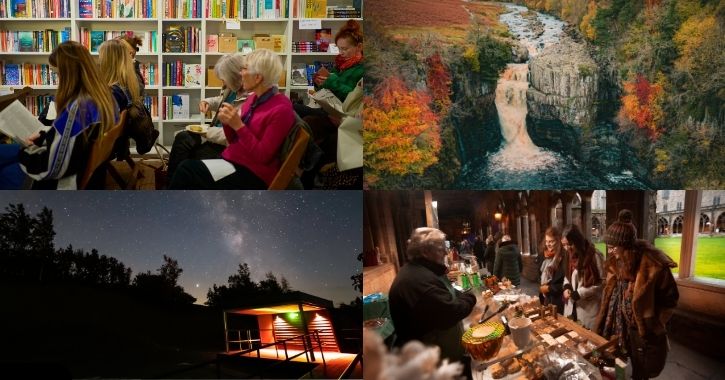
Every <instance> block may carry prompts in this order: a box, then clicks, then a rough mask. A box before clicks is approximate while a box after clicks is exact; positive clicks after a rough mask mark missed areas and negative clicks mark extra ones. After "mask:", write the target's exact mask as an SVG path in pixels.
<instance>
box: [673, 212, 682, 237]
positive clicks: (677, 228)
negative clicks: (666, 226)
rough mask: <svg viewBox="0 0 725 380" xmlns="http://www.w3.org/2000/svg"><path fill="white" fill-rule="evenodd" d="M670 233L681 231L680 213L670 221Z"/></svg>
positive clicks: (679, 232)
mask: <svg viewBox="0 0 725 380" xmlns="http://www.w3.org/2000/svg"><path fill="white" fill-rule="evenodd" d="M672 233H673V234H681V233H682V215H680V216H678V217H677V218H675V220H674V221H672Z"/></svg>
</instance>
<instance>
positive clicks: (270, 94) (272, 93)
mask: <svg viewBox="0 0 725 380" xmlns="http://www.w3.org/2000/svg"><path fill="white" fill-rule="evenodd" d="M275 95H277V87H276V86H272V88H270V89H269V90H267V92H265V93H264V94H262V96H260V97H258V98H256V99H254V103H252V105H251V106H250V107H249V109H248V110H247V112H245V113H244V115H242V121H243V122H244V125H249V121H250V120H252V114H253V113H254V109H255V108H257V107H259V106H260V105H261V104H263V103H264V102H266V101H267V100H269V99H271V98H272V97H273V96H275Z"/></svg>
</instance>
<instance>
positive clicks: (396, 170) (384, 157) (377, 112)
mask: <svg viewBox="0 0 725 380" xmlns="http://www.w3.org/2000/svg"><path fill="white" fill-rule="evenodd" d="M374 94H375V96H374V97H365V99H364V103H365V108H364V110H363V121H364V125H365V127H364V128H363V137H364V140H365V144H364V146H365V148H364V150H365V152H364V159H365V166H366V172H365V179H366V181H367V182H368V183H370V184H374V183H375V182H377V181H378V180H379V179H380V178H381V177H382V176H384V175H386V174H392V175H404V174H422V173H423V171H424V170H425V169H426V168H428V167H429V166H431V165H433V164H434V163H436V162H438V153H439V152H440V149H441V137H440V127H439V125H438V116H436V114H435V113H433V112H432V111H431V110H430V108H429V107H428V104H429V103H430V101H431V98H430V96H429V95H427V94H426V93H424V92H421V91H411V90H409V89H408V88H407V87H406V85H405V83H403V81H402V80H401V79H399V78H396V77H390V78H387V79H386V80H385V81H383V82H382V83H381V84H379V85H378V86H377V87H376V89H375V91H374Z"/></svg>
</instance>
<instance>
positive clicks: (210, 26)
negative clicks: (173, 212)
mask: <svg viewBox="0 0 725 380" xmlns="http://www.w3.org/2000/svg"><path fill="white" fill-rule="evenodd" d="M0 1H3V0H0ZM155 1H156V14H157V16H158V17H156V18H80V13H79V0H70V4H69V5H70V14H71V17H68V18H9V17H7V18H0V30H4V31H40V30H46V29H50V30H62V29H64V28H70V31H71V34H70V36H71V39H72V40H75V41H80V30H81V28H86V29H88V30H103V31H134V32H139V33H140V32H151V31H155V32H157V37H156V46H157V50H158V51H156V52H139V53H138V54H137V55H136V60H137V61H139V62H141V63H153V64H155V65H156V70H157V78H158V83H156V84H154V85H146V89H145V95H148V96H155V97H156V99H157V102H158V113H159V116H158V117H154V118H153V121H154V123H155V124H156V126H157V128H158V130H159V131H160V134H159V140H158V141H159V142H160V143H162V144H163V145H165V146H167V147H168V146H171V144H172V142H173V138H174V133H175V132H176V131H178V130H181V129H183V128H184V127H185V126H186V125H187V124H198V123H201V122H209V121H210V120H211V119H210V118H205V117H204V115H201V114H199V110H198V104H199V101H200V100H201V99H204V98H206V97H210V96H217V95H219V92H220V90H221V88H220V87H214V86H209V87H207V86H202V87H185V86H163V85H162V84H163V64H164V63H166V62H173V61H182V62H183V63H195V64H201V66H202V67H203V68H204V70H203V83H207V79H208V78H207V71H206V70H207V69H208V68H210V67H212V66H214V65H215V64H216V62H217V61H218V60H219V58H220V57H222V56H223V55H226V54H228V53H218V52H209V53H207V52H206V49H207V46H206V37H207V35H210V34H217V35H220V34H222V33H224V34H225V35H234V36H235V37H236V38H237V39H252V37H253V36H254V35H255V34H269V35H284V36H285V41H284V51H282V52H278V54H279V56H280V58H281V59H282V63H283V65H284V67H285V80H284V83H285V85H284V86H280V91H282V92H284V93H285V94H286V95H287V96H289V95H290V93H291V92H306V91H307V89H308V88H309V87H308V86H290V83H291V69H292V64H293V63H298V62H305V63H313V62H314V61H333V60H334V57H335V54H331V53H292V44H293V42H294V41H301V40H306V41H314V32H315V31H314V29H312V30H301V29H299V23H300V21H301V20H305V18H304V17H299V15H298V16H296V17H295V16H294V9H293V8H292V7H294V6H295V4H297V1H303V0H297V1H295V0H289V1H287V2H286V5H287V7H290V8H289V12H288V15H289V16H290V17H287V18H276V19H240V20H238V21H239V26H240V28H239V29H227V28H226V27H227V20H226V19H224V18H203V17H202V18H165V17H164V9H165V8H164V7H165V1H166V0H155ZM208 1H214V0H202V7H203V8H204V9H205V8H206V3H207V2H208ZM32 4H33V2H31V0H28V1H27V7H28V8H29V9H30V7H32V6H33V5H32ZM94 4H95V2H94ZM139 4H141V1H140V0H137V2H136V6H139ZM327 5H328V6H338V5H353V0H327ZM360 7H362V2H361V5H360ZM204 9H202V14H204ZM360 11H361V14H362V9H360ZM315 20H316V21H317V20H319V22H320V26H321V28H330V29H331V31H332V35H333V36H334V35H335V34H336V33H337V32H338V30H339V28H340V27H341V26H342V25H343V24H344V23H345V22H346V21H347V19H342V18H341V19H334V18H321V19H315ZM356 20H358V21H360V22H362V19H361V18H356ZM176 25H180V26H184V27H188V26H194V27H197V28H199V29H200V33H199V45H200V51H199V52H198V53H164V52H163V33H164V32H165V31H167V30H168V28H169V26H176ZM333 42H334V41H333ZM0 48H1V47H0ZM147 48H148V49H149V50H150V49H151V46H148V47H147ZM49 55H50V52H5V51H0V61H5V62H7V63H34V64H39V63H42V64H47V63H48V56H49ZM92 55H93V56H94V57H97V56H98V53H92ZM0 79H2V78H0ZM19 87H25V86H8V85H5V84H4V82H2V84H0V90H5V91H7V90H12V89H14V88H19ZM29 87H31V88H33V94H34V95H42V94H53V93H54V91H55V90H56V89H57V86H48V85H30V86H29ZM174 94H188V95H189V101H190V105H189V113H190V115H191V117H190V118H188V119H173V120H164V119H163V115H161V113H162V112H163V111H162V105H161V99H162V98H163V96H169V95H174Z"/></svg>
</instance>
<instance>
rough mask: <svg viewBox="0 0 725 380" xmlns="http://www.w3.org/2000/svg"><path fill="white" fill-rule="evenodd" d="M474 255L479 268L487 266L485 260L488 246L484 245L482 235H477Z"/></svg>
mask: <svg viewBox="0 0 725 380" xmlns="http://www.w3.org/2000/svg"><path fill="white" fill-rule="evenodd" d="M473 254H474V255H476V260H477V261H478V267H479V268H484V267H485V266H486V261H485V260H484V257H485V255H486V245H485V244H484V243H483V239H481V235H476V241H475V242H474V243H473Z"/></svg>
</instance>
